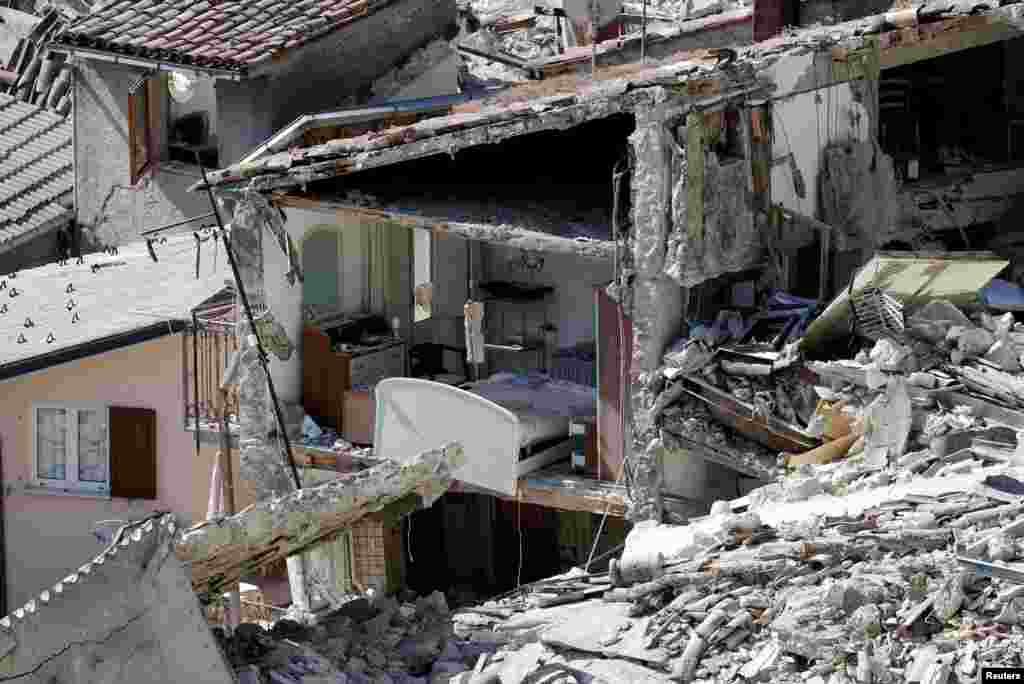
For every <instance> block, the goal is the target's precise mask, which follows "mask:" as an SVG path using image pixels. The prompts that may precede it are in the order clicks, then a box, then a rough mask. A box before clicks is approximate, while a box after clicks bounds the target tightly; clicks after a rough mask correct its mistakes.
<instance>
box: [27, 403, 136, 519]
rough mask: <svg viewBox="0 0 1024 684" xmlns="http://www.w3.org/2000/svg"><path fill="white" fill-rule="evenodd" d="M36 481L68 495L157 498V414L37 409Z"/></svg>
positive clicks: (78, 407) (63, 406)
mask: <svg viewBox="0 0 1024 684" xmlns="http://www.w3.org/2000/svg"><path fill="white" fill-rule="evenodd" d="M32 454H33V458H32V461H33V463H32V481H33V484H35V485H36V486H38V487H43V488H46V489H56V490H61V491H65V492H81V493H89V494H100V495H104V494H109V495H110V496H115V497H121V498H126V499H155V498H156V411H154V410H152V409H148V408H134V407H123V406H109V407H108V406H104V405H102V404H85V403H38V404H33V406H32Z"/></svg>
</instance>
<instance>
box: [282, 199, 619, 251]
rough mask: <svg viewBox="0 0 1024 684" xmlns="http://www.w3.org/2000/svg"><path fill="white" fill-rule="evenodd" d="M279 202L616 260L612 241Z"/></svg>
mask: <svg viewBox="0 0 1024 684" xmlns="http://www.w3.org/2000/svg"><path fill="white" fill-rule="evenodd" d="M275 203H276V204H277V205H278V206H281V207H292V208H295V209H306V210H311V211H320V212H323V213H330V214H335V215H338V216H351V217H364V218H377V219H381V220H384V221H389V222H392V223H395V224H397V225H400V226H405V227H407V228H420V229H427V230H430V231H433V232H435V233H444V234H447V235H452V236H455V237H460V238H463V239H466V240H474V241H477V242H487V243H490V244H497V245H504V246H506V247H516V248H519V249H526V250H530V251H535V252H548V253H553V254H572V255H575V256H579V257H584V258H587V259H595V260H600V261H612V260H613V259H614V258H615V243H614V242H612V241H610V240H587V239H577V238H566V237H560V236H558V235H550V234H548V233H542V232H540V231H536V230H529V229H527V228H521V227H519V226H511V225H490V224H479V223H462V222H453V221H447V220H444V219H438V218H431V217H429V216H414V215H410V214H405V213H399V212H394V211H388V210H385V209H372V208H367V207H360V206H353V205H346V204H341V203H339V202H331V201H327V200H314V199H307V198H305V197H297V196H294V195H282V196H278V197H277V198H275Z"/></svg>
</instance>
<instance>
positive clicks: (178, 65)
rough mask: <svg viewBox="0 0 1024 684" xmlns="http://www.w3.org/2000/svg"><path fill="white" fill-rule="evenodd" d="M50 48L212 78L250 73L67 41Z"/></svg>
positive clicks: (243, 69)
mask: <svg viewBox="0 0 1024 684" xmlns="http://www.w3.org/2000/svg"><path fill="white" fill-rule="evenodd" d="M47 47H48V48H49V49H50V50H53V51H54V52H62V53H64V54H66V55H67V56H68V57H75V56H81V57H84V58H86V59H95V60H99V61H103V62H110V63H113V64H124V65H126V66H135V67H140V68H143V69H156V70H157V71H176V72H184V73H189V72H192V73H194V74H197V75H203V76H209V77H211V78H214V79H221V80H228V81H241V80H245V79H248V78H251V77H252V75H251V73H250V72H249V69H248V68H247V67H246V66H243V65H240V66H239V68H238V69H237V70H233V69H219V68H214V67H205V66H200V65H197V64H185V63H183V62H173V61H167V60H156V59H150V58H148V57H138V56H135V55H125V54H122V53H120V52H114V51H112V50H98V49H96V48H87V47H81V46H78V45H71V44H68V43H60V42H51V43H49V44H48V45H47Z"/></svg>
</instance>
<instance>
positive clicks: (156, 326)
mask: <svg viewBox="0 0 1024 684" xmlns="http://www.w3.org/2000/svg"><path fill="white" fill-rule="evenodd" d="M186 326H187V322H186V321H184V320H180V319H175V318H171V319H167V320H164V321H160V322H158V323H151V324H150V325H147V326H144V327H142V328H135V329H134V330H130V331H127V332H122V333H117V334H115V335H108V336H106V337H101V338H98V339H95V340H89V341H87V342H82V343H80V344H76V345H73V346H70V347H64V348H62V349H58V350H56V351H53V352H49V353H47V354H40V355H36V356H31V357H29V358H27V359H22V360H20V361H13V362H11V363H7V364H4V365H2V366H0V382H2V381H4V380H11V379H13V378H17V377H20V376H23V375H27V374H29V373H36V372H39V371H43V370H48V369H50V368H53V367H54V366H59V365H61V364H65V363H71V362H74V361H79V360H81V359H85V358H88V357H90V356H96V355H97V354H103V353H105V352H109V351H115V350H117V349H122V348H124V347H129V346H132V345H135V344H141V343H143V342H149V341H150V340H155V339H157V338H160V337H164V336H166V335H174V334H177V333H180V332H182V331H183V330H184V329H185V327H186Z"/></svg>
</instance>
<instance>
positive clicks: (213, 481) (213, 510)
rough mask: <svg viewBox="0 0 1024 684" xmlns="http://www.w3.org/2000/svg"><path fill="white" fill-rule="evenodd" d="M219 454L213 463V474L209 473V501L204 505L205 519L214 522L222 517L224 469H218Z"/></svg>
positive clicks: (218, 453)
mask: <svg viewBox="0 0 1024 684" xmlns="http://www.w3.org/2000/svg"><path fill="white" fill-rule="evenodd" d="M220 459H221V454H220V452H217V456H216V457H215V458H214V461H213V472H211V473H210V499H209V502H208V503H207V504H206V519H207V520H215V519H217V518H219V517H221V516H223V515H224V469H223V468H221V467H220Z"/></svg>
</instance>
